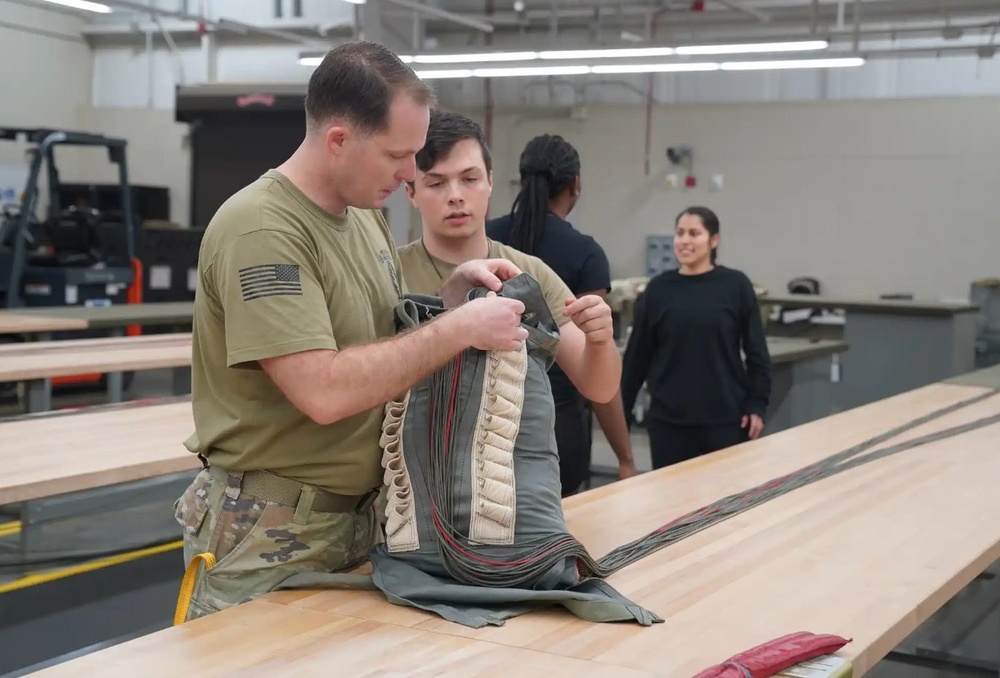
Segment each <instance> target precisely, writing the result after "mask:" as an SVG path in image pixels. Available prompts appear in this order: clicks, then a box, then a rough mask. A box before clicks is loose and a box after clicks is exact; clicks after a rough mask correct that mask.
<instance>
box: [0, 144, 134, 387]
mask: <svg viewBox="0 0 1000 678" xmlns="http://www.w3.org/2000/svg"><path fill="white" fill-rule="evenodd" d="M3 141H10V142H18V141H20V142H26V143H28V144H30V146H29V148H28V151H27V155H28V158H29V170H28V176H27V180H26V182H25V186H24V190H23V191H22V192H21V194H20V196H17V197H15V199H14V200H13V201H10V202H7V203H6V204H0V308H7V309H18V308H25V307H39V306H49V307H51V306H109V305H112V304H127V303H141V301H142V267H141V264H140V263H139V260H138V259H137V258H136V256H135V235H136V234H135V223H134V221H135V217H134V215H133V211H132V205H131V199H132V191H131V188H130V186H129V179H128V168H127V163H126V159H125V149H126V144H127V142H126V141H125V140H124V139H117V138H113V137H107V136H104V135H99V134H89V133H85V132H72V131H65V130H55V129H37V128H13V127H0V142H3ZM57 147H76V148H96V149H106V150H107V154H108V160H109V161H110V162H111V163H113V164H115V165H117V166H118V184H119V187H120V193H121V201H120V204H119V205H115V207H116V208H119V209H108V210H104V211H101V210H98V209H95V208H93V207H92V206H91V205H92V204H94V203H96V200H95V201H90V200H88V199H87V197H86V196H85V195H77V196H75V198H74V199H73V204H67V205H64V204H63V201H64V200H65V199H66V192H65V191H64V190H62V188H63V187H62V184H61V182H60V178H59V170H58V167H57V164H56V153H55V149H56V148H57ZM43 172H44V175H43ZM43 176H44V178H45V182H44V183H45V186H44V189H45V195H46V197H47V201H46V202H47V204H45V205H44V206H42V205H40V202H41V201H40V195H41V191H42V183H43V182H42V178H43ZM40 207H44V217H43V218H41V219H40V218H39V217H38V212H39V211H40ZM140 331H141V328H140V327H139V326H132V327H129V328H127V334H130V335H135V334H139V332H140ZM95 334H96V333H95V332H65V333H57V335H58V336H56V337H54V338H70V337H73V338H78V337H85V336H95ZM102 379H103V375H100V374H88V375H77V376H74V377H64V378H60V379H54V380H53V386H56V385H57V384H89V385H97V384H98V383H100V382H101V381H102Z"/></svg>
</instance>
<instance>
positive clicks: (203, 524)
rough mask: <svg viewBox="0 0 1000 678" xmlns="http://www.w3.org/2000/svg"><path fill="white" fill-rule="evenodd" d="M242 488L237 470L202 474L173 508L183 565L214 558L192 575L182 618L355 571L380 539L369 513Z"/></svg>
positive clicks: (305, 496)
mask: <svg viewBox="0 0 1000 678" xmlns="http://www.w3.org/2000/svg"><path fill="white" fill-rule="evenodd" d="M240 482H241V474H240V473H239V472H232V473H228V474H223V473H222V472H220V471H218V470H216V471H215V472H212V471H209V470H207V469H206V470H202V471H201V472H200V473H199V474H198V475H197V476H196V477H195V479H194V481H193V482H192V483H191V485H189V486H188V488H187V489H186V490H185V491H184V494H183V495H181V497H180V498H178V499H177V501H176V502H175V503H174V515H175V517H176V519H177V522H178V523H180V525H181V527H182V528H183V531H184V562H185V565H186V564H188V563H190V562H191V559H192V558H193V557H194V556H196V555H198V554H199V553H206V552H208V553H211V554H213V555H214V556H215V558H216V564H215V566H214V567H212V568H211V569H209V570H202V571H201V572H200V574H199V576H198V584H197V586H196V587H195V591H194V595H193V597H192V600H191V607H190V609H189V611H188V616H187V618H188V619H195V618H197V617H201V616H204V615H207V614H210V613H212V612H218V611H219V610H223V609H225V608H227V607H232V606H234V605H239V604H241V603H245V602H247V601H248V600H250V599H251V598H253V597H255V596H258V595H261V594H264V593H267V592H268V591H271V590H273V589H274V588H275V587H276V586H277V585H279V584H280V583H281V582H282V581H283V580H285V579H286V578H288V577H290V576H291V575H294V574H299V573H302V572H342V571H347V570H351V569H354V568H355V567H357V566H358V565H360V564H362V563H364V562H365V561H366V560H367V558H368V553H369V552H370V550H371V548H372V547H373V546H374V545H375V544H376V543H377V542H378V541H380V540H381V529H380V528H379V526H378V525H379V523H378V520H377V519H376V516H375V509H374V508H373V507H368V508H367V509H365V510H364V511H361V512H358V511H350V512H346V513H323V512H319V511H313V510H312V509H311V506H310V505H311V503H312V497H313V496H314V494H312V493H310V492H309V491H308V490H307V491H304V492H303V493H302V494H301V496H300V499H299V503H298V505H297V506H285V505H282V504H278V503H275V502H271V501H265V500H263V499H259V498H257V497H252V496H248V495H246V494H243V493H242V492H241V491H240Z"/></svg>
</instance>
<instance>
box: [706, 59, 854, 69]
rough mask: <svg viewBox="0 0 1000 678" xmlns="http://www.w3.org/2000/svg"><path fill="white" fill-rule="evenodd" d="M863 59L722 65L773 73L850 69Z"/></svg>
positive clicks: (800, 60)
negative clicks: (812, 69)
mask: <svg viewBox="0 0 1000 678" xmlns="http://www.w3.org/2000/svg"><path fill="white" fill-rule="evenodd" d="M864 63H865V60H864V59H862V58H861V57H845V58H843V59H790V60H788V61H727V62H726V63H724V64H722V70H724V71H773V70H780V69H786V68H849V67H852V66H863V65H864Z"/></svg>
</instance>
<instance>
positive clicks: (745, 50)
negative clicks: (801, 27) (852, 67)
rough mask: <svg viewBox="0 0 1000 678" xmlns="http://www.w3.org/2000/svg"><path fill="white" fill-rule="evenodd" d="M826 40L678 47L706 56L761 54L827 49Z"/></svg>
mask: <svg viewBox="0 0 1000 678" xmlns="http://www.w3.org/2000/svg"><path fill="white" fill-rule="evenodd" d="M829 46H830V43H829V42H827V41H826V40H805V41H801V42H758V43H748V44H745V45H689V46H687V47H678V48H677V49H676V53H677V54H681V55H685V56H704V55H706V54H759V53H761V52H808V51H812V50H817V49H826V48H827V47H829Z"/></svg>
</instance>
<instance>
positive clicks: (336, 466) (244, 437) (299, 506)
mask: <svg viewBox="0 0 1000 678" xmlns="http://www.w3.org/2000/svg"><path fill="white" fill-rule="evenodd" d="M432 103H433V95H432V93H431V91H430V90H429V89H428V88H427V87H426V86H425V85H424V84H423V83H422V82H421V81H420V79H419V78H417V77H416V75H415V74H414V73H413V71H412V70H411V69H410V68H409V67H408V66H406V65H405V64H403V63H402V62H401V61H400V60H399V58H398V57H396V55H394V54H393V53H392V52H390V51H389V50H387V49H385V48H384V47H381V46H380V45H376V44H373V43H363V42H359V43H348V44H345V45H341V46H338V47H336V48H334V49H333V50H331V51H330V52H329V53H328V54H327V56H326V57H325V58H324V60H323V63H322V64H321V65H320V66H319V67H317V69H316V70H315V71H314V73H313V75H312V77H311V78H310V81H309V87H308V92H307V95H306V103H305V107H306V122H307V125H306V136H305V139H304V140H303V142H302V144H301V145H300V147H299V148H298V149H297V150H296V151H295V153H294V154H293V155H292V156H291V157H290V158H289V159H288V160H287V161H286V162H285V163H283V164H282V165H281V166H279V167H278V168H276V169H274V170H270V171H268V172H266V173H265V174H264V175H263V176H262V177H260V178H259V179H258V180H256V181H254V182H253V183H252V184H250V185H249V186H247V187H246V188H244V189H242V190H240V191H239V192H237V193H236V194H235V195H233V196H232V197H231V198H230V199H228V200H227V201H226V202H225V203H224V204H223V205H222V206H221V207H220V208H219V210H218V212H217V213H216V214H215V216H214V217H213V219H212V221H211V223H210V224H209V225H208V228H207V229H206V231H205V235H204V238H203V242H202V246H201V251H200V253H199V260H198V288H197V291H196V295H195V312H194V323H193V354H192V404H193V410H194V423H195V431H194V434H193V435H192V436H191V437H190V438H189V439H188V440H187V441H186V443H185V444H186V446H187V447H188V449H189V450H191V451H192V452H194V453H197V454H198V455H199V456H200V458H201V459H202V461H203V463H204V464H205V468H204V469H203V470H202V471H201V472H200V473H199V474H198V475H197V477H196V478H195V480H194V481H193V482H192V484H191V485H190V486H189V487H188V489H187V490H186V491H185V492H184V494H183V495H182V496H181V497H180V498H179V499H178V500H177V502H176V504H175V514H176V518H177V520H178V522H179V523H180V525H181V527H182V529H183V534H184V556H185V562H186V563H188V564H189V568H191V566H192V565H193V566H194V568H197V566H198V563H199V562H200V561H201V560H204V561H205V565H206V571H205V572H204V573H203V574H202V575H201V576H200V577H199V578H198V580H197V585H196V587H195V589H194V593H193V597H192V599H191V601H190V605H189V607H188V610H187V612H186V613H185V616H186V618H193V617H198V616H202V615H205V614H208V613H211V612H214V611H217V610H221V609H223V608H225V607H229V606H232V605H237V604H239V603H242V602H244V601H246V600H249V599H250V598H252V597H254V596H256V595H258V594H261V593H265V592H267V591H271V590H273V589H274V588H275V587H276V586H278V585H279V584H280V583H281V582H282V581H284V580H285V579H287V578H288V577H290V576H292V575H295V574H299V573H303V572H310V571H322V572H335V571H340V570H346V569H351V568H353V567H355V566H356V565H358V564H360V563H361V562H362V561H363V560H364V559H365V557H366V556H367V554H368V552H369V550H370V549H371V548H372V546H373V545H374V544H375V543H376V541H377V540H378V539H379V537H380V532H379V529H378V521H377V519H376V515H375V510H374V508H373V506H372V504H373V499H374V496H375V494H376V492H377V490H378V488H379V486H380V485H381V466H380V460H381V454H382V452H381V448H380V447H379V436H380V421H381V416H382V415H381V410H382V407H383V405H384V404H385V403H386V402H388V401H389V400H391V399H392V398H393V397H395V396H397V395H398V394H399V393H402V392H405V391H406V390H407V389H408V388H410V387H411V386H412V385H414V384H415V383H417V382H418V381H420V380H421V379H423V378H425V377H426V376H428V375H429V374H431V373H432V372H434V371H435V370H436V369H438V368H440V367H441V366H442V365H443V364H445V363H446V362H447V361H448V360H450V359H451V358H453V357H454V356H455V355H457V354H459V353H461V352H462V351H464V350H465V349H466V348H469V347H475V348H478V349H481V350H516V349H518V348H520V347H521V346H522V345H523V342H524V340H525V338H526V337H527V331H526V330H525V329H524V328H522V327H521V323H520V319H521V318H520V314H521V313H523V312H524V304H522V303H521V302H519V301H516V300H513V299H505V298H503V297H497V296H495V295H490V296H487V297H485V298H479V299H475V300H473V301H470V302H468V303H464V304H463V303H462V300H464V299H465V298H466V295H467V293H468V291H469V290H470V289H471V288H472V287H473V286H480V285H483V286H486V287H488V288H490V289H492V290H494V291H496V290H499V289H500V287H501V284H502V281H503V280H505V279H508V278H510V277H511V276H513V275H516V274H518V273H519V272H520V271H519V270H518V269H517V268H516V267H514V266H513V265H511V264H510V263H509V262H506V261H503V260H496V261H486V262H484V261H475V262H470V263H469V264H467V265H464V266H462V267H460V268H459V269H458V270H456V271H455V274H454V275H452V276H450V277H449V279H448V280H447V282H446V283H445V284H444V286H443V288H442V294H441V296H442V298H443V299H444V300H445V303H446V305H447V306H448V307H449V308H452V309H453V310H451V311H449V312H448V313H445V314H443V315H442V316H440V317H439V318H438V319H436V320H435V321H433V322H430V323H426V324H425V325H423V326H422V327H420V328H419V329H417V330H414V331H411V332H407V333H403V334H400V335H398V336H396V335H395V328H394V323H393V308H394V306H395V305H396V304H397V303H398V302H399V300H400V297H401V296H402V295H403V294H404V293H406V291H407V290H406V287H405V285H404V284H403V282H402V280H401V279H400V275H399V271H400V265H399V259H398V256H397V255H396V253H395V250H394V246H393V242H392V238H391V236H390V233H389V230H388V228H387V226H386V223H385V220H384V218H383V217H382V215H381V213H380V212H379V211H378V208H380V207H381V206H382V204H383V203H384V201H385V199H386V198H387V197H388V196H389V195H390V194H391V193H392V192H393V191H394V190H396V189H397V188H398V187H399V186H400V184H401V183H402V182H404V181H409V180H412V179H413V178H414V175H415V160H414V158H415V154H416V152H417V151H418V150H419V149H420V148H421V147H422V146H423V143H424V138H425V135H426V131H427V124H428V120H429V115H430V106H431V104H432ZM379 111H381V114H379V113H378V112H379ZM373 116H375V117H373ZM456 306H457V308H455V307H456ZM196 556H203V558H196ZM189 571H190V572H192V573H194V572H197V571H198V570H197V569H193V568H192V569H190V570H189Z"/></svg>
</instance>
